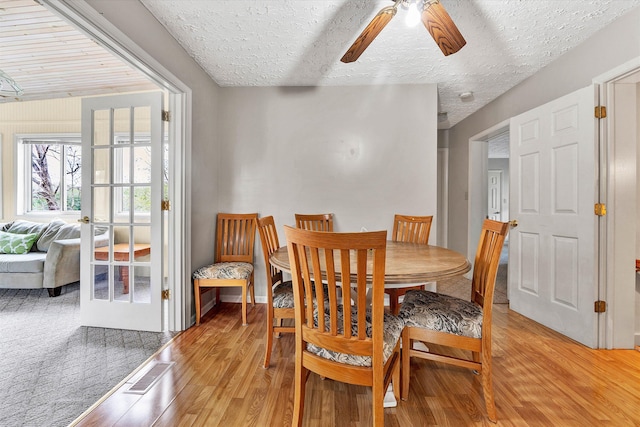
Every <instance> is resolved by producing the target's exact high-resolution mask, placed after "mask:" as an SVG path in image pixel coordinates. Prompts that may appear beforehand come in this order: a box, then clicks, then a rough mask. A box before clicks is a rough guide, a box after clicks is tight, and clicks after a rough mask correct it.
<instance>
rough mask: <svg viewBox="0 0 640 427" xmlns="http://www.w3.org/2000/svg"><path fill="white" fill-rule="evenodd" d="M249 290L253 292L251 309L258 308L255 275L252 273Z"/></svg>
mask: <svg viewBox="0 0 640 427" xmlns="http://www.w3.org/2000/svg"><path fill="white" fill-rule="evenodd" d="M249 289H250V290H251V307H255V306H256V286H255V282H254V281H253V273H251V282H250V283H249Z"/></svg>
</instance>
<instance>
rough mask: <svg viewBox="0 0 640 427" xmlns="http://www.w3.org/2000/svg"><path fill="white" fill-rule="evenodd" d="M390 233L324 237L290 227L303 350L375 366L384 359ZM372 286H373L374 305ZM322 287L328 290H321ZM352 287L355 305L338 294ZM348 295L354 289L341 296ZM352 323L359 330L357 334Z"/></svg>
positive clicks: (287, 229) (288, 234) (289, 244)
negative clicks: (321, 351)
mask: <svg viewBox="0 0 640 427" xmlns="http://www.w3.org/2000/svg"><path fill="white" fill-rule="evenodd" d="M386 234H387V233H386V231H374V232H365V233H323V232H317V231H309V230H303V229H300V228H292V227H288V226H285V235H286V239H287V247H288V252H289V262H290V265H291V275H292V282H293V292H294V298H295V312H296V339H301V340H302V341H303V348H306V344H304V343H312V344H315V345H317V346H319V347H323V348H326V349H329V350H333V351H337V352H341V353H348V354H355V355H361V356H372V358H373V359H372V360H373V363H376V360H378V358H380V359H379V360H380V363H381V360H382V343H383V319H384V273H385V256H386ZM347 278H349V279H347ZM368 281H369V283H370V285H369V286H372V287H373V290H372V298H371V305H370V306H368V303H367V287H368V285H367V282H368ZM323 282H324V284H325V285H326V286H320V285H319V284H320V283H323ZM349 282H350V283H351V289H353V290H354V291H355V295H356V297H355V302H354V301H352V300H351V299H350V298H348V297H344V298H341V297H340V292H339V291H338V290H339V289H340V287H341V286H345V287H346V286H348V285H347V284H348V283H349ZM314 284H315V286H314ZM343 284H344V285H343ZM325 292H327V293H328V295H325V294H324V293H325ZM349 294H350V290H349V289H344V290H343V291H342V295H344V296H347V295H349ZM358 308H364V309H358ZM367 308H369V309H370V313H371V322H372V336H371V337H370V338H368V337H367V334H366V316H367ZM352 309H353V310H352ZM354 316H355V319H353V317H354ZM352 319H353V320H355V323H356V325H357V326H355V327H354V328H353V330H352V328H351V325H352Z"/></svg>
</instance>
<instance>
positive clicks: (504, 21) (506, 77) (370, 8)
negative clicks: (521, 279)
mask: <svg viewBox="0 0 640 427" xmlns="http://www.w3.org/2000/svg"><path fill="white" fill-rule="evenodd" d="M140 1H141V2H142V3H143V4H144V5H145V6H146V7H147V8H148V9H149V10H150V11H151V13H153V14H154V15H155V17H156V18H157V19H158V20H159V21H160V22H161V23H162V24H163V25H164V26H165V27H166V28H167V29H168V30H169V32H170V33H171V34H173V36H174V37H175V38H176V39H177V40H178V42H179V43H180V44H181V45H182V46H183V47H184V48H185V49H186V50H187V52H189V54H191V56H193V57H194V58H195V59H196V61H197V62H198V63H199V64H200V65H201V66H202V68H203V69H204V70H205V71H206V72H207V73H208V74H209V75H210V76H211V77H212V78H213V79H214V80H215V81H216V82H217V83H218V84H220V85H221V86H317V85H371V84H410V83H418V84H421V83H437V85H438V94H439V111H441V112H447V113H448V120H445V121H440V122H439V127H440V128H448V127H450V126H453V125H455V124H456V123H458V122H459V121H460V120H462V119H464V118H465V117H467V116H468V115H470V114H471V113H473V112H474V111H476V110H478V109H479V108H481V107H482V106H484V105H486V104H487V103H489V102H490V101H492V100H493V99H495V98H496V97H498V96H499V95H501V94H502V93H504V92H506V91H507V90H508V89H510V88H511V87H513V86H515V85H516V84H518V83H519V82H521V81H522V80H524V79H526V78H527V77H529V76H530V75H532V74H534V73H535V72H536V71H537V70H539V69H540V68H542V67H544V66H545V65H547V64H549V63H550V62H551V61H553V60H554V59H556V58H558V57H559V56H560V55H562V54H563V53H565V52H567V51H568V50H570V49H571V48H573V47H574V46H576V45H578V44H579V43H581V42H582V41H584V40H585V39H586V38H588V37H589V36H590V35H592V34H593V33H594V32H596V31H597V30H599V29H601V28H603V27H604V26H606V25H607V24H609V23H611V22H612V21H613V20H615V19H616V18H618V17H620V16H622V15H623V14H625V13H627V12H629V11H630V10H632V9H633V8H635V7H637V6H638V5H640V0H597V1H596V0H442V1H441V2H442V4H443V6H444V7H445V8H446V9H447V11H448V12H449V14H450V15H451V17H452V19H453V20H454V22H455V23H456V24H457V26H458V28H459V29H460V31H461V33H462V34H463V36H464V37H465V39H466V40H467V45H466V46H465V47H464V48H463V49H462V50H461V51H460V52H458V53H456V54H454V55H451V56H448V57H444V56H443V55H442V53H441V52H440V50H439V49H438V47H437V46H436V44H435V42H434V41H433V39H432V38H431V36H430V35H429V33H428V32H427V31H426V29H425V28H424V26H423V25H422V24H418V25H417V26H415V27H413V28H411V27H408V26H407V25H406V24H405V16H406V15H407V11H406V10H404V9H402V8H400V9H399V11H398V13H397V14H396V16H395V18H394V19H393V20H392V21H391V22H390V23H389V24H388V25H387V27H386V28H384V30H382V32H381V33H380V34H379V35H378V37H377V38H376V40H374V42H373V43H372V44H371V45H370V46H369V48H368V49H367V50H366V51H365V52H364V53H363V54H362V56H361V57H360V59H359V60H358V61H356V62H353V63H351V64H343V63H341V62H340V58H341V57H342V55H343V54H344V53H345V51H346V50H347V49H348V47H349V46H350V45H351V43H352V42H353V41H354V40H355V38H356V37H357V36H358V35H359V34H360V32H361V31H362V30H363V28H364V27H365V26H366V25H367V23H369V21H370V20H371V19H372V18H373V16H374V15H375V14H376V13H377V12H378V10H380V9H381V8H382V7H384V6H388V5H391V4H392V2H391V1H389V0H385V1H381V0H261V1H256V0H140ZM463 92H472V93H473V95H472V96H471V98H470V99H468V100H465V101H462V100H461V99H460V98H459V95H460V94H461V93H463Z"/></svg>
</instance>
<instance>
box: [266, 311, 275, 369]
mask: <svg viewBox="0 0 640 427" xmlns="http://www.w3.org/2000/svg"><path fill="white" fill-rule="evenodd" d="M267 305H268V304H267ZM265 347H266V348H265V354H264V367H265V369H266V368H268V367H269V363H270V361H271V349H272V348H273V305H272V306H271V307H267V342H266V344H265Z"/></svg>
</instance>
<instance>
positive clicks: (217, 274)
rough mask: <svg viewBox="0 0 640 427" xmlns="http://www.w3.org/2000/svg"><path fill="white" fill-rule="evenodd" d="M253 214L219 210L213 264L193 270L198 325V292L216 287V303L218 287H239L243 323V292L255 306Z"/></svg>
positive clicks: (254, 234)
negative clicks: (240, 290) (248, 295)
mask: <svg viewBox="0 0 640 427" xmlns="http://www.w3.org/2000/svg"><path fill="white" fill-rule="evenodd" d="M257 219H258V214H257V213H250V214H231V213H219V214H218V220H217V226H216V253H215V261H214V263H213V264H210V265H207V266H204V267H201V268H199V269H197V270H196V271H195V272H194V273H193V289H194V294H195V303H196V325H199V324H200V316H201V313H200V312H201V309H202V307H201V302H200V301H201V298H200V297H201V293H202V292H204V291H207V290H209V288H216V303H217V302H219V301H220V288H226V287H240V288H241V289H242V324H243V325H246V324H247V292H249V293H250V294H251V305H252V306H254V305H255V301H256V299H255V290H254V286H253V243H254V241H255V236H256V220H257Z"/></svg>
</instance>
